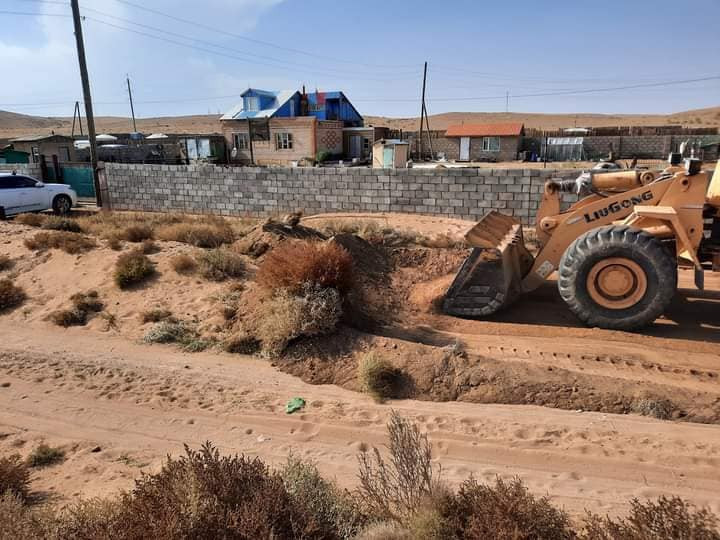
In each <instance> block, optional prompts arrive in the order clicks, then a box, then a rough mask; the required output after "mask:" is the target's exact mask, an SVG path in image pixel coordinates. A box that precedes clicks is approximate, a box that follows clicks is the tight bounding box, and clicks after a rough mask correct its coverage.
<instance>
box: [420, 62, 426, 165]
mask: <svg viewBox="0 0 720 540" xmlns="http://www.w3.org/2000/svg"><path fill="white" fill-rule="evenodd" d="M426 82H427V62H425V68H424V69H423V86H422V101H421V103H420V145H419V148H418V152H419V154H420V156H419V157H420V159H422V156H423V137H422V134H423V116H424V115H425V83H426Z"/></svg>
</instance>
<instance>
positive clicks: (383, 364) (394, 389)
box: [358, 353, 406, 402]
mask: <svg viewBox="0 0 720 540" xmlns="http://www.w3.org/2000/svg"><path fill="white" fill-rule="evenodd" d="M358 379H359V381H360V386H361V387H362V389H363V391H365V392H367V393H368V394H370V395H371V396H372V397H373V399H375V400H376V401H378V402H382V401H384V400H386V399H392V398H398V397H401V396H402V394H403V392H404V387H405V385H406V382H405V375H404V374H403V372H402V371H401V370H399V369H397V368H395V367H393V365H392V364H390V362H388V361H387V360H385V359H383V358H380V357H379V356H377V355H376V354H374V353H368V354H366V355H365V356H364V357H363V358H361V359H360V362H359V364H358Z"/></svg>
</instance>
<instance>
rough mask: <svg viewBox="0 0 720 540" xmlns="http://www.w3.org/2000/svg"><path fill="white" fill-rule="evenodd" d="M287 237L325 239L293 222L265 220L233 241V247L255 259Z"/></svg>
mask: <svg viewBox="0 0 720 540" xmlns="http://www.w3.org/2000/svg"><path fill="white" fill-rule="evenodd" d="M288 238H291V239H295V240H327V237H326V236H325V235H324V234H322V233H321V232H319V231H316V230H315V229H311V228H310V227H305V226H303V225H300V224H295V223H281V222H276V221H267V222H265V223H263V224H262V225H258V226H257V227H255V228H253V229H252V230H251V231H250V232H249V233H248V234H246V235H245V236H244V237H243V238H242V239H240V240H238V241H237V242H235V245H234V247H235V249H236V250H237V251H238V252H240V253H242V254H244V255H248V256H250V257H253V258H255V259H257V258H259V257H262V256H263V255H265V253H267V252H268V251H269V250H271V249H273V248H275V247H276V246H277V245H278V244H280V243H281V242H283V241H285V240H287V239H288Z"/></svg>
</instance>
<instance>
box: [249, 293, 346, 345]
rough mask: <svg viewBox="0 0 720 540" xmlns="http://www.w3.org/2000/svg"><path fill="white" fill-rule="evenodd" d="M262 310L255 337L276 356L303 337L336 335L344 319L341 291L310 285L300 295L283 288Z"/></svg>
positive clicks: (264, 303)
mask: <svg viewBox="0 0 720 540" xmlns="http://www.w3.org/2000/svg"><path fill="white" fill-rule="evenodd" d="M258 311H259V312H258V314H257V315H258V320H257V323H256V324H257V329H256V332H255V336H256V337H257V338H258V339H259V340H260V341H261V342H262V344H263V349H264V351H265V352H266V353H268V354H270V355H276V354H280V353H282V351H284V350H285V348H286V347H287V345H288V344H289V343H290V342H291V341H292V340H294V339H296V338H299V337H301V336H304V337H312V336H319V335H325V334H330V333H332V332H334V331H335V329H336V328H337V325H338V323H339V322H340V317H341V316H342V301H341V298H340V294H339V293H338V292H337V290H335V289H328V288H325V289H323V288H320V287H318V286H317V285H313V284H310V283H306V284H305V286H304V287H303V288H302V289H301V292H300V293H299V294H294V293H292V292H290V291H288V290H285V289H281V290H280V291H278V292H277V293H276V294H275V295H274V296H273V297H271V298H270V299H269V300H266V301H265V302H263V303H262V304H261V305H260V306H259V307H258Z"/></svg>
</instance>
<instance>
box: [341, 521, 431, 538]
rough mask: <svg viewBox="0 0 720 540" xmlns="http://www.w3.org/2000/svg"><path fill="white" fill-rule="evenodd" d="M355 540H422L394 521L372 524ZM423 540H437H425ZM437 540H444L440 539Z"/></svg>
mask: <svg viewBox="0 0 720 540" xmlns="http://www.w3.org/2000/svg"><path fill="white" fill-rule="evenodd" d="M353 540H421V538H420V537H417V536H414V535H413V534H412V533H411V532H410V531H408V530H407V529H406V528H404V527H403V526H402V525H400V524H399V523H395V522H394V521H381V522H375V523H371V524H370V525H368V526H367V527H365V528H364V529H363V530H362V531H360V533H359V534H358V535H357V536H355V538H353ZM422 540H436V539H435V538H433V539H425V538H422ZM437 540H444V539H440V538H438V539H437Z"/></svg>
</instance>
